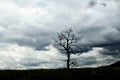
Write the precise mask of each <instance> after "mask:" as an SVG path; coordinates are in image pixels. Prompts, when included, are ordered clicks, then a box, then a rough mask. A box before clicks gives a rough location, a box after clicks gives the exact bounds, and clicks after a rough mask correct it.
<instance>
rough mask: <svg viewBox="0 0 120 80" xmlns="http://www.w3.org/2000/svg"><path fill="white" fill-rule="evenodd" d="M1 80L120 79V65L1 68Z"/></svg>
mask: <svg viewBox="0 0 120 80" xmlns="http://www.w3.org/2000/svg"><path fill="white" fill-rule="evenodd" d="M0 80H120V67H118V66H117V67H100V68H84V69H71V70H66V69H41V70H1V71H0Z"/></svg>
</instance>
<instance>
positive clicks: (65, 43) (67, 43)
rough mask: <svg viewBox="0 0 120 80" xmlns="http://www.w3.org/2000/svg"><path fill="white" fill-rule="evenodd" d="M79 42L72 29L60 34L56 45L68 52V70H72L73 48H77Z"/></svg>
mask: <svg viewBox="0 0 120 80" xmlns="http://www.w3.org/2000/svg"><path fill="white" fill-rule="evenodd" d="M77 42H78V38H77V37H76V36H75V33H74V32H73V30H72V29H71V28H69V29H66V30H65V31H63V32H61V33H58V37H57V40H56V43H57V45H58V46H60V47H61V48H62V49H63V50H64V51H65V52H66V55H67V69H70V57H71V53H74V50H73V46H76V43H77Z"/></svg>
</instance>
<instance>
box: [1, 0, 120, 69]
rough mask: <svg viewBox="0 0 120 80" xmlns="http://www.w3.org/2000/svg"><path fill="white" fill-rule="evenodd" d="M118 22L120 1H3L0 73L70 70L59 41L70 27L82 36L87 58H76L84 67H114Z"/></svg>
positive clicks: (118, 56)
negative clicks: (61, 33)
mask: <svg viewBox="0 0 120 80" xmlns="http://www.w3.org/2000/svg"><path fill="white" fill-rule="evenodd" d="M119 21H120V0H0V69H37V68H60V67H65V66H66V63H65V60H66V56H64V55H63V54H61V52H59V51H58V49H57V48H56V47H55V46H54V39H55V37H56V34H57V33H58V32H61V31H62V30H64V29H66V28H68V27H72V28H73V29H74V31H75V32H76V33H77V36H78V37H82V39H81V41H79V43H78V44H79V45H80V46H81V47H83V49H82V50H81V51H80V52H82V53H83V54H81V55H74V54H72V59H76V61H77V62H78V65H79V67H97V66H103V65H108V64H111V63H114V62H115V61H118V60H120V22H119ZM80 52H79V50H78V52H77V53H80Z"/></svg>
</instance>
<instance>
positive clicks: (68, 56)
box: [67, 51, 70, 69]
mask: <svg viewBox="0 0 120 80" xmlns="http://www.w3.org/2000/svg"><path fill="white" fill-rule="evenodd" d="M67 58H68V59H67V69H70V53H69V51H68V52H67Z"/></svg>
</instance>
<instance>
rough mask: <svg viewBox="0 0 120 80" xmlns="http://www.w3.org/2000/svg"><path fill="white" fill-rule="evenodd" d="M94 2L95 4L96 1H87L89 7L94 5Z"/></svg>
mask: <svg viewBox="0 0 120 80" xmlns="http://www.w3.org/2000/svg"><path fill="white" fill-rule="evenodd" d="M96 4H97V2H96V1H89V3H88V5H89V7H95V5H96Z"/></svg>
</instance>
